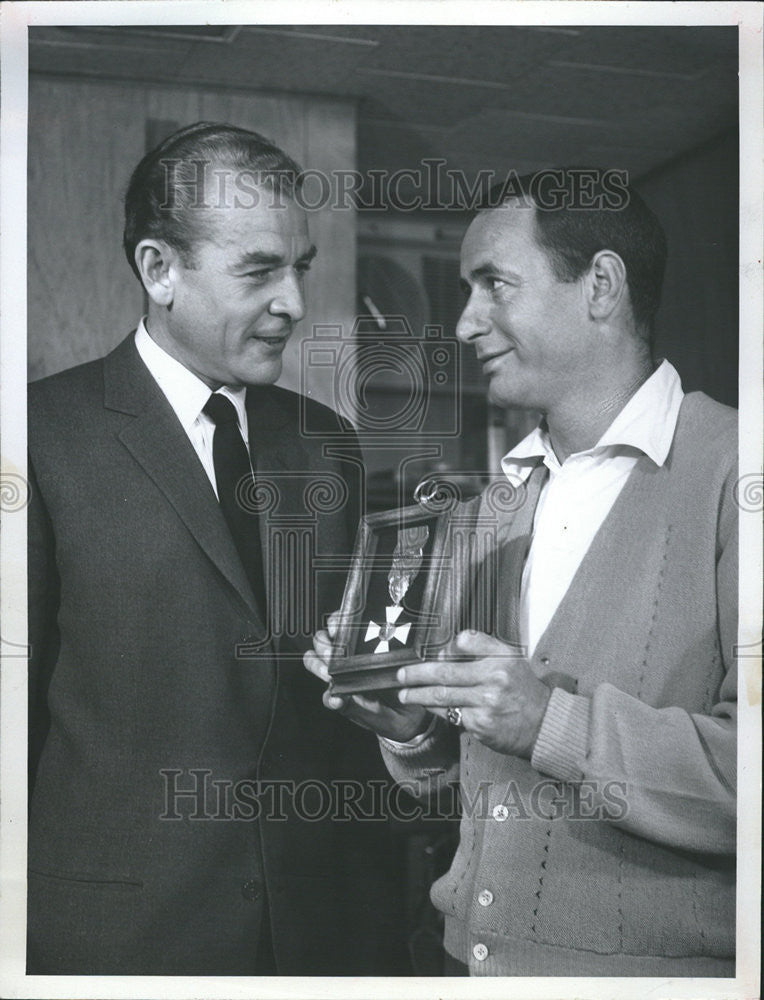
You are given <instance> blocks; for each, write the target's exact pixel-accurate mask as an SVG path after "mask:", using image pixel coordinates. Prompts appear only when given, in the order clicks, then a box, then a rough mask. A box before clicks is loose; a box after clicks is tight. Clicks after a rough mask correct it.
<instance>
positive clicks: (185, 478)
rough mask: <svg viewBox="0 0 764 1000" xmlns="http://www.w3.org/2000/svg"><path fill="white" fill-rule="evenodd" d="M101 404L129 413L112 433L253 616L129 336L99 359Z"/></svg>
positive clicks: (222, 535) (213, 505) (230, 548)
mask: <svg viewBox="0 0 764 1000" xmlns="http://www.w3.org/2000/svg"><path fill="white" fill-rule="evenodd" d="M104 404H105V406H106V408H107V409H111V410H117V411H119V412H122V413H125V414H129V415H130V416H131V419H130V421H129V422H127V423H126V424H125V426H124V428H123V429H122V430H121V431H120V432H119V433H118V437H119V439H120V441H121V442H122V444H123V445H124V446H125V447H126V448H127V449H128V451H129V452H130V453H131V454H132V456H133V457H134V458H135V460H136V461H137V462H138V463H139V465H140V466H141V468H142V469H143V470H144V472H145V473H146V474H147V475H148V476H149V477H150V478H151V479H152V480H153V481H154V482H155V483H156V485H157V486H158V487H159V489H160V490H161V491H162V493H163V494H164V495H165V497H166V498H167V500H168V501H169V503H171V504H172V506H173V507H174V509H175V511H176V512H177V514H178V516H179V517H180V518H181V520H182V521H183V523H184V524H185V525H186V527H187V528H188V530H189V531H190V533H191V534H192V535H193V537H194V538H195V539H196V541H197V543H198V544H199V545H200V547H201V548H202V549H203V550H204V552H205V553H206V555H207V556H208V557H209V559H210V560H211V561H212V562H213V563H214V565H215V566H216V567H217V569H218V570H219V571H220V572H221V573H222V574H223V576H224V577H225V579H226V580H227V581H228V583H229V584H230V585H231V586H232V587H233V588H234V590H235V591H236V593H237V594H238V596H239V598H240V599H241V600H242V601H243V602H244V604H245V605H246V608H247V612H248V615H249V617H250V618H255V619H256V620H258V621H259V617H260V616H259V614H258V611H257V607H256V604H255V599H254V595H253V594H252V591H251V588H250V586H249V582H248V580H247V578H246V575H245V573H244V568H243V566H242V564H241V560H240V559H239V555H238V553H237V551H236V547H235V545H234V542H233V539H232V538H231V534H230V532H229V530H228V527H227V525H226V523H225V520H224V518H223V515H222V512H221V510H220V507H219V505H218V502H217V499H216V497H215V493H214V491H213V489H212V486H211V485H210V482H209V480H208V479H207V476H206V475H205V472H204V469H203V468H202V465H201V463H200V462H199V459H198V457H197V455H196V453H195V451H194V449H193V446H192V445H191V442H190V441H189V440H188V437H187V435H186V433H185V432H184V430H183V428H182V427H181V425H180V422H179V421H178V419H177V417H176V416H175V413H174V412H173V409H172V407H171V406H170V404H169V403H168V402H167V399H166V398H165V396H164V394H163V393H162V391H161V390H160V389H159V387H158V386H157V384H156V383H155V381H154V379H153V378H152V377H151V374H150V373H149V371H148V370H147V369H146V367H145V365H144V364H143V362H142V361H141V359H140V355H139V354H138V352H137V350H136V348H135V343H134V340H133V337H132V336H130V337H128V338H127V340H125V341H123V342H122V344H120V345H119V347H117V349H116V350H115V351H113V352H112V353H111V354H110V355H108V357H106V358H105V359H104Z"/></svg>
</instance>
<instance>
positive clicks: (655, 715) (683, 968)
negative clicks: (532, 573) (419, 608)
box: [382, 393, 738, 976]
mask: <svg viewBox="0 0 764 1000" xmlns="http://www.w3.org/2000/svg"><path fill="white" fill-rule="evenodd" d="M736 427H737V421H736V413H735V411H734V410H731V409H729V408H728V407H723V406H721V405H720V404H718V403H715V402H714V401H713V400H711V399H709V398H708V397H706V396H704V395H703V394H701V393H692V394H689V395H687V396H685V398H684V400H683V402H682V407H681V410H680V413H679V419H678V422H677V428H676V432H675V436H674V441H673V444H672V448H671V451H670V453H669V455H668V458H667V460H666V462H665V463H664V465H663V466H662V467H660V468H659V467H657V466H656V465H655V464H654V463H653V462H652V460H651V459H649V458H648V457H647V456H646V455H641V456H640V458H639V460H638V462H637V465H636V466H635V468H634V470H633V472H632V474H631V476H630V478H629V480H628V482H627V483H626V486H625V487H624V488H623V490H622V492H621V494H620V496H619V497H618V499H617V500H616V503H615V505H614V507H613V509H612V510H611V512H610V513H609V514H608V516H607V518H606V519H605V521H604V523H603V525H602V528H601V529H600V531H599V532H598V534H597V535H596V537H595V539H594V541H593V543H592V545H591V547H590V549H589V551H588V552H587V554H586V556H585V557H584V560H583V562H582V564H581V566H580V568H579V570H578V572H577V574H576V576H575V577H574V579H573V582H572V583H571V586H570V588H569V590H568V592H567V594H566V595H565V597H564V598H563V601H562V603H561V604H560V606H559V608H558V610H557V612H556V614H555V615H554V617H553V619H552V621H551V622H550V624H549V627H548V628H547V630H546V632H545V633H544V635H543V636H542V637H541V640H540V641H539V643H538V645H537V647H536V651H535V652H534V655H533V657H532V659H531V666H532V669H533V670H534V672H535V673H536V674H537V675H538V676H540V677H542V678H546V679H547V682H548V683H550V685H552V686H553V693H552V696H551V699H550V701H549V705H548V708H547V711H546V715H545V717H544V720H543V723H542V726H541V730H540V732H539V735H538V739H537V741H536V744H535V747H534V752H533V756H532V761H527V760H522V759H520V758H518V757H512V756H506V755H502V754H498V753H495V752H494V751H492V750H490V749H488V748H487V747H485V746H484V745H482V744H481V743H480V742H478V741H477V740H476V739H475V738H473V737H471V736H470V735H469V734H468V733H462V734H461V746H459V742H458V739H459V738H458V736H457V734H456V730H455V729H454V728H453V727H450V726H447V725H446V724H445V723H443V722H440V721H439V722H438V725H437V726H436V727H435V729H434V731H433V732H432V734H431V735H430V736H429V737H428V738H427V739H426V740H425V741H424V742H423V743H421V744H420V745H419V746H417V747H414V748H407V747H398V748H395V747H392V746H390V745H389V744H387V743H385V742H383V743H382V752H383V755H384V757H385V761H386V764H387V766H388V769H389V771H390V773H391V774H392V776H393V777H394V778H396V779H397V780H399V781H403V780H405V781H406V782H407V787H411V785H410V784H409V782H411V781H412V780H413V781H422V783H423V787H429V788H432V787H433V786H434V785H437V783H444V782H447V781H449V780H451V781H453V780H455V779H456V777H457V775H458V777H459V781H460V792H461V797H462V808H463V816H462V821H461V829H460V843H459V847H458V850H457V852H456V856H455V858H454V860H453V863H452V865H451V869H450V871H449V872H448V873H447V874H446V875H445V876H444V877H443V878H441V879H439V880H438V881H437V882H436V883H435V885H434V886H433V889H432V899H433V901H434V903H435V905H436V906H437V908H438V909H439V910H441V911H442V912H443V913H444V914H445V922H446V923H445V945H446V948H447V950H448V951H449V952H450V953H451V954H452V955H454V956H455V957H456V958H458V959H460V960H461V961H462V962H466V963H468V964H469V967H470V973H471V974H472V975H570V976H582V975H614V976H618V975H620V976H634V975H643V976H644V975H656V976H664V975H668V976H682V975H683V976H688V975H707V976H714V975H715V976H732V975H734V951H735V869H734V853H735V830H736V817H735V780H736V746H737V745H736V671H735V664H734V653H733V649H734V644H735V642H736V639H737V565H738V564H737V508H736V506H735V503H734V499H733V487H734V483H735V468H736V459H737V437H736ZM528 492H529V496H528V498H527V501H526V503H525V504H523V505H522V506H521V507H520V509H519V510H517V511H516V512H515V513H513V514H512V515H511V516H509V517H508V519H507V523H506V524H505V525H504V526H503V528H502V531H503V532H505V537H503V541H505V542H509V543H512V542H513V541H514V542H524V543H525V544H527V539H528V536H529V534H530V531H531V526H532V520H533V510H534V508H535V499H536V497H537V492H538V491H537V490H536V496H535V497H532V496H531V494H532V492H533V490H532V489H529V491H528ZM472 503H473V504H474V503H482V504H483V505H484V504H485V498H483V500H482V501H480V500H478V501H473V502H472ZM466 506H468V505H465V507H466ZM481 509H482V508H481ZM502 599H503V595H502ZM439 772H442V773H439ZM433 775H435V776H436V778H435V780H433ZM576 791H577V792H578V797H577V800H578V805H577V806H576V795H575V793H576ZM497 807H498V809H497ZM502 807H503V808H502ZM592 813H594V814H595V816H599V817H600V818H592ZM547 816H548V817H549V818H546V817H547Z"/></svg>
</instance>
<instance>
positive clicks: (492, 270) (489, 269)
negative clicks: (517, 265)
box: [469, 264, 520, 281]
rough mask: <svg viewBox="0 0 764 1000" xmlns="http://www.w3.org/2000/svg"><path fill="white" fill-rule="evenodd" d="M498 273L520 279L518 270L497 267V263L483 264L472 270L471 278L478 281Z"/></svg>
mask: <svg viewBox="0 0 764 1000" xmlns="http://www.w3.org/2000/svg"><path fill="white" fill-rule="evenodd" d="M496 275H506V276H507V277H511V278H516V279H519V278H520V275H519V274H518V273H517V272H516V271H512V270H507V269H505V268H503V267H497V266H496V265H495V264H481V265H480V266H479V267H475V268H473V269H472V270H471V271H470V275H469V276H470V278H471V279H472V280H473V281H476V280H477V279H479V278H488V277H493V276H496Z"/></svg>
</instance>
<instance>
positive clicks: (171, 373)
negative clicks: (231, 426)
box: [135, 317, 249, 496]
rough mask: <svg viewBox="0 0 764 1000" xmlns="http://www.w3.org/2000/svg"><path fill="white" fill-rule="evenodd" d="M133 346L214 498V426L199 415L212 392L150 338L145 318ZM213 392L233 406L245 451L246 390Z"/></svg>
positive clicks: (246, 429) (246, 431) (136, 333)
mask: <svg viewBox="0 0 764 1000" xmlns="http://www.w3.org/2000/svg"><path fill="white" fill-rule="evenodd" d="M135 346H136V347H137V349H138V353H139V354H140V356H141V359H142V360H143V363H144V364H145V365H146V367H147V368H148V370H149V372H150V373H151V375H152V376H153V378H154V381H155V382H156V383H157V385H158V386H159V388H160V389H161V390H162V392H163V393H164V394H165V396H166V397H167V402H168V403H169V404H170V406H171V407H172V408H173V410H174V411H175V415H176V416H177V418H178V420H179V421H180V423H181V427H182V428H183V430H184V431H185V432H186V434H187V435H188V439H189V441H190V442H191V444H192V445H193V446H194V451H195V452H196V454H197V455H198V456H199V461H200V462H201V463H202V466H203V468H204V471H205V472H206V473H207V478H208V479H209V481H210V483H211V484H212V488H213V490H215V496H217V492H218V491H217V484H216V482H215V465H214V463H213V460H212V438H213V435H214V433H215V424H214V422H213V420H212V418H211V417H208V416H207V414H206V413H204V412H202V411H203V407H204V406H205V404H206V402H207V400H208V399H209V398H210V396H211V395H212V390H211V389H210V387H209V386H207V385H205V384H204V382H202V380H201V379H200V378H198V377H197V376H196V375H194V373H193V372H191V371H189V370H188V368H186V367H185V366H184V365H182V364H181V363H180V361H176V360H175V358H173V357H171V356H170V355H169V354H168V353H167V351H165V350H164V349H163V348H161V347H160V346H159V345H158V344H157V343H155V342H154V341H153V340H152V339H151V337H150V335H149V332H148V330H147V329H146V323H145V317H144V318H143V319H142V320H141V321H140V323H139V324H138V329H137V330H136V331H135ZM217 392H219V393H220V395H221V396H225V397H226V399H229V400H230V401H231V402H232V403H233V405H234V408H235V409H236V419H237V421H238V424H239V430H240V432H241V436H242V437H243V438H244V443H245V444H246V445H247V451H248V452H249V428H248V425H247V408H246V405H245V399H246V395H247V390H246V388H245V387H240V388H237V389H229V388H228V386H225V385H224V386H222V388H220V389H218V390H217Z"/></svg>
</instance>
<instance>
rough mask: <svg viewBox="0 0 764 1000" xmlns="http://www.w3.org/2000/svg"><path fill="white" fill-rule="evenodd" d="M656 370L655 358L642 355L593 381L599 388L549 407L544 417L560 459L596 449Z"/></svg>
mask: <svg viewBox="0 0 764 1000" xmlns="http://www.w3.org/2000/svg"><path fill="white" fill-rule="evenodd" d="M653 371H654V364H653V360H652V358H650V357H649V356H648V355H644V356H640V357H639V358H635V359H633V363H631V364H629V365H626V366H625V367H623V368H622V369H621V370H620V371H612V370H611V371H610V372H608V376H607V377H606V378H600V379H597V380H593V381H594V385H596V391H594V392H586V393H584V392H578V393H576V394H575V397H574V398H572V399H569V400H564V401H562V402H561V403H560V405H559V406H555V407H554V408H550V409H549V410H548V411H547V413H546V414H545V416H546V421H547V426H548V428H549V437H550V440H551V442H552V447H553V449H554V453H555V455H556V456H557V459H558V461H560V462H564V461H565V459H566V458H567V457H568V456H569V455H573V454H575V453H576V452H579V451H587V450H588V449H589V448H593V447H594V446H595V445H596V443H597V442H598V441H599V439H600V438H601V437H602V435H603V434H604V433H605V431H606V430H607V429H608V427H609V426H610V425H611V424H612V422H613V421H614V420H615V418H616V417H617V416H618V414H619V413H620V412H621V410H622V409H623V408H624V406H625V405H626V404H627V403H628V401H629V400H630V399H631V397H632V396H633V395H634V393H635V392H636V391H637V389H639V387H640V386H641V385H643V384H644V382H646V381H647V379H648V378H650V376H651V375H652V373H653Z"/></svg>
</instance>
